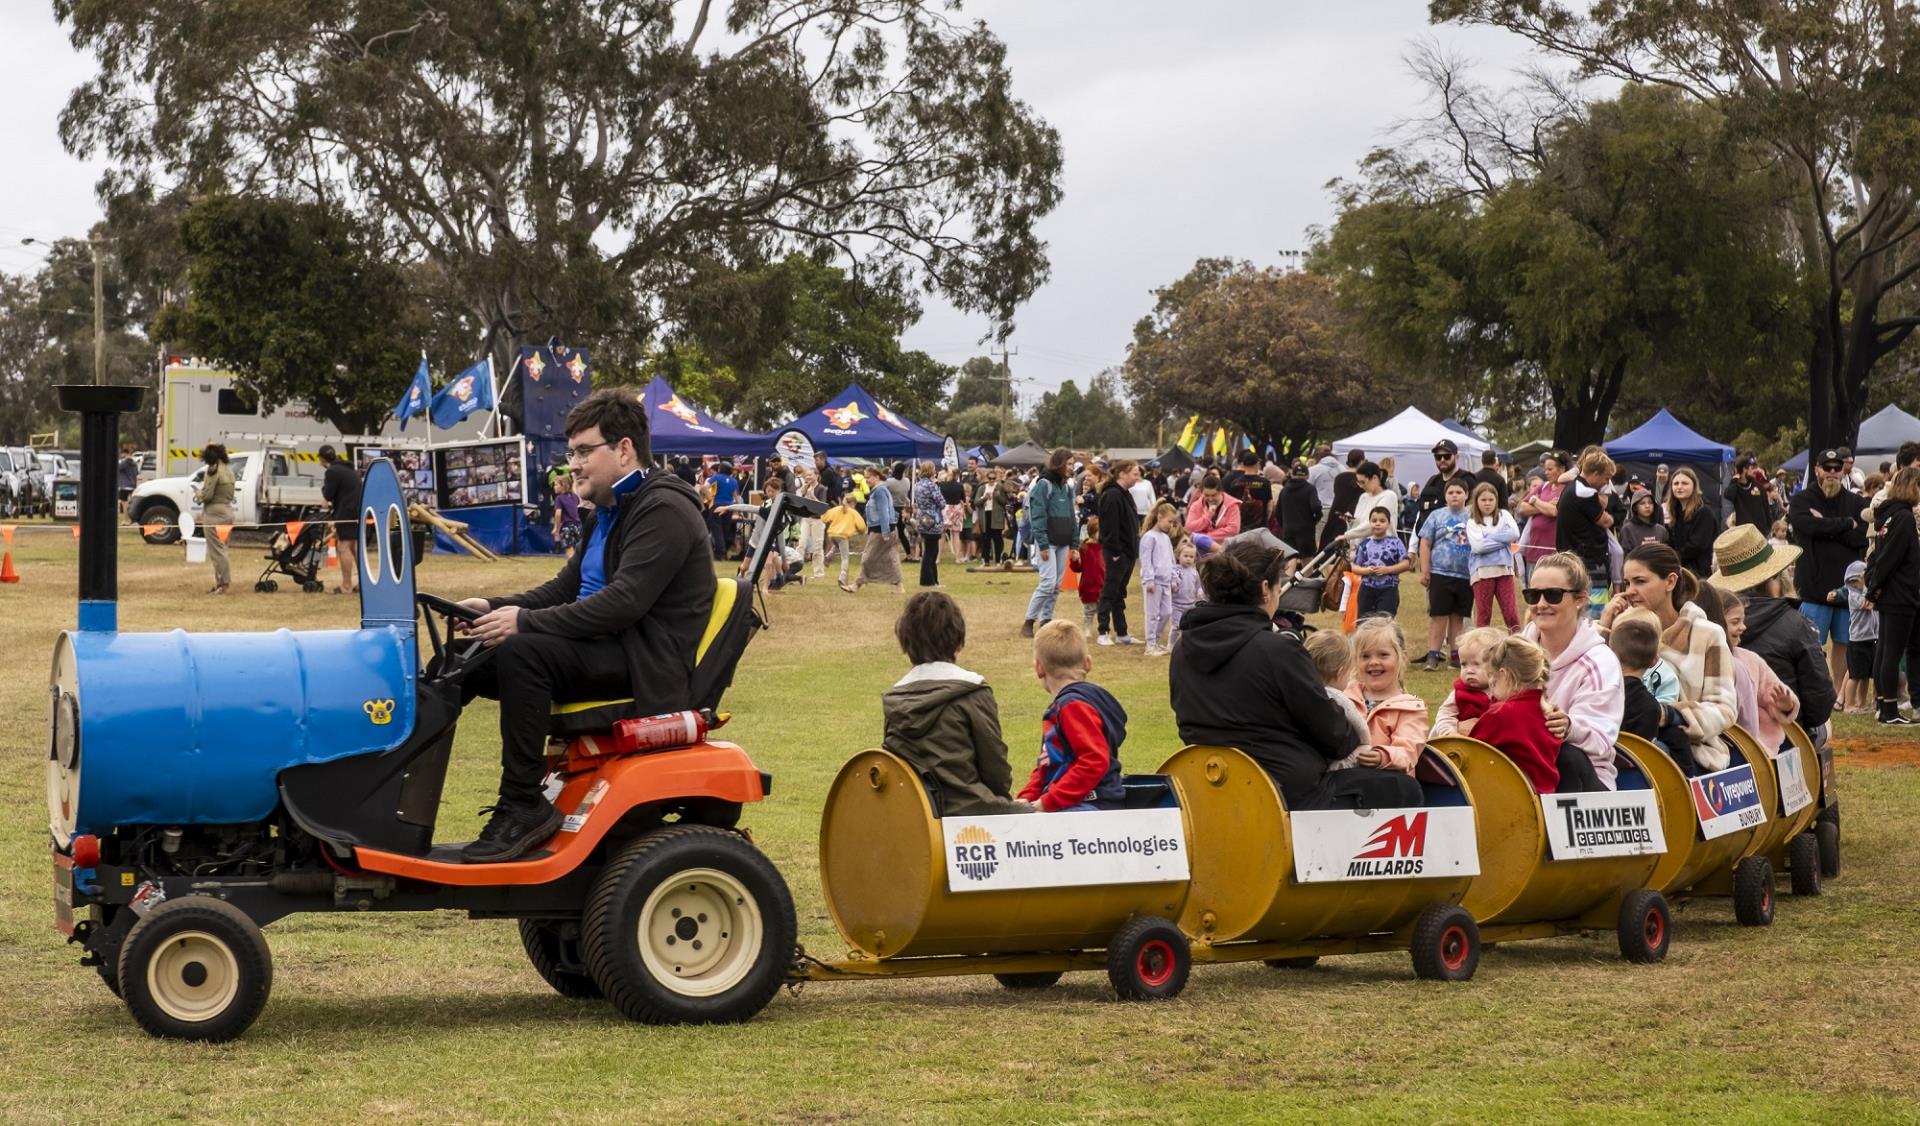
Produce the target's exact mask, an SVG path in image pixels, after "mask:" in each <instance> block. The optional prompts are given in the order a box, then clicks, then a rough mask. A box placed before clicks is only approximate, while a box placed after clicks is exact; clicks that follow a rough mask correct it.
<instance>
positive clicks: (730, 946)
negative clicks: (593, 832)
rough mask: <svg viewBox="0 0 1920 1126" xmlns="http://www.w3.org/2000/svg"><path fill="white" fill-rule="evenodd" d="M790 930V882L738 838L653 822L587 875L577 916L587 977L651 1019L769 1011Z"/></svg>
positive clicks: (680, 1020)
mask: <svg viewBox="0 0 1920 1126" xmlns="http://www.w3.org/2000/svg"><path fill="white" fill-rule="evenodd" d="M797 932H798V927H797V925H796V923H795V921H794V916H793V896H792V895H791V894H790V893H789V892H788V891H787V884H786V881H785V880H783V879H781V878H780V872H779V870H778V869H776V868H775V867H774V866H773V863H772V862H771V861H769V860H768V859H767V858H766V857H765V856H763V855H762V854H761V853H760V850H758V849H756V848H754V847H753V846H752V845H751V844H748V843H747V842H746V841H745V840H744V839H742V838H741V837H740V836H739V835H738V834H735V833H730V832H727V831H726V830H724V829H714V828H710V827H708V826H705V825H673V826H669V827H667V828H664V829H657V830H655V831H653V832H651V833H648V834H646V835H645V836H643V837H640V838H639V839H637V840H635V841H634V842H633V843H632V844H630V845H628V846H626V847H625V848H624V849H622V850H621V851H620V852H619V853H618V854H616V855H615V856H614V858H613V860H612V861H611V862H610V863H608V865H607V867H606V870H605V871H603V872H602V873H601V874H600V878H599V879H598V880H597V881H595V883H594V885H593V891H592V892H591V893H590V894H589V895H588V897H587V908H586V911H585V913H584V915H583V916H582V919H581V950H582V952H583V953H584V954H585V955H586V962H587V972H588V973H589V974H591V975H592V977H593V981H594V983H595V984H596V985H598V986H599V987H600V989H601V991H602V992H604V993H605V994H606V995H607V999H608V1000H609V1001H612V1002H613V1004H614V1007H615V1008H617V1009H619V1010H620V1011H621V1013H623V1014H624V1015H626V1016H627V1017H628V1018H630V1019H632V1020H637V1021H643V1022H645V1023H647V1024H726V1023H733V1022H736V1021H743V1020H747V1019H749V1018H751V1017H752V1016H753V1015H754V1014H755V1013H758V1012H759V1011H760V1010H761V1009H763V1008H765V1007H766V1005H767V1002H768V1001H770V1000H772V999H773V995H774V994H775V993H776V992H778V991H779V989H780V986H781V983H782V982H784V981H785V980H786V976H787V967H788V966H789V965H790V964H791V963H792V961H793V953H794V942H795V936H796V934H797Z"/></svg>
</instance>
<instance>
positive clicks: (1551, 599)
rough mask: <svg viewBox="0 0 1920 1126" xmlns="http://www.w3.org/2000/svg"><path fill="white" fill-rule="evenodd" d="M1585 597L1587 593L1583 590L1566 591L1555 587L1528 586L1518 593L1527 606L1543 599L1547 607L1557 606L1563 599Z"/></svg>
mask: <svg viewBox="0 0 1920 1126" xmlns="http://www.w3.org/2000/svg"><path fill="white" fill-rule="evenodd" d="M1586 596H1587V592H1586V591H1584V590H1567V589H1565V588H1563V587H1557V586H1530V587H1526V588H1524V589H1523V590H1521V591H1520V597H1521V598H1522V599H1523V600H1525V601H1526V604H1527V605H1529V606H1531V605H1533V604H1534V603H1536V602H1539V601H1541V600H1543V599H1544V600H1545V601H1546V604H1547V605H1549V606H1558V605H1560V600H1561V599H1563V598H1585V597H1586Z"/></svg>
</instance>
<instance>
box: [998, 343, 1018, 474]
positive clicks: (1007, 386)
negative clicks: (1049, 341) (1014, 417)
mask: <svg viewBox="0 0 1920 1126" xmlns="http://www.w3.org/2000/svg"><path fill="white" fill-rule="evenodd" d="M1019 354H1020V352H1019V349H1014V350H1013V351H1011V352H1010V351H1008V350H1007V346H1006V345H1005V344H1002V345H1001V346H1000V374H999V375H997V376H995V378H996V379H998V380H999V381H1000V448H1001V450H1003V451H1004V450H1005V449H1006V448H1007V421H1008V415H1009V414H1010V413H1011V412H1012V407H1013V368H1012V367H1011V366H1009V365H1008V363H1007V359H1008V357H1010V356H1018V355H1019Z"/></svg>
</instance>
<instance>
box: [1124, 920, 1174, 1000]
mask: <svg viewBox="0 0 1920 1126" xmlns="http://www.w3.org/2000/svg"><path fill="white" fill-rule="evenodd" d="M1192 971H1193V948H1192V947H1191V946H1189V945H1188V944H1187V936H1186V935H1185V934H1183V933H1181V931H1180V928H1179V927H1177V926H1175V925H1174V924H1173V923H1172V922H1170V921H1168V920H1166V919H1162V918H1160V917H1159V916H1158V915H1135V916H1134V917H1133V918H1131V919H1128V920H1127V921H1126V922H1125V923H1123V924H1121V926H1120V929H1119V930H1117V931H1115V932H1114V935H1113V938H1112V939H1110V940H1108V942H1107V980H1108V981H1111V982H1112V983H1113V991H1114V992H1115V993H1118V994H1119V995H1120V999H1121V1000H1122V1001H1166V1000H1170V999H1171V998H1174V997H1178V996H1180V991H1181V990H1182V989H1185V988H1186V987H1187V975H1188V974H1189V973H1191V972H1192Z"/></svg>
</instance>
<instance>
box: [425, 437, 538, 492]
mask: <svg viewBox="0 0 1920 1126" xmlns="http://www.w3.org/2000/svg"><path fill="white" fill-rule="evenodd" d="M433 459H434V466H435V469H436V470H437V484H438V486H439V503H438V504H437V505H436V507H438V508H441V509H449V508H479V507H482V506H484V505H493V504H520V503H521V502H522V501H524V500H525V499H526V495H527V470H526V457H525V454H524V452H523V447H522V445H521V440H520V439H519V438H501V439H499V440H497V441H491V442H476V443H473V444H471V445H460V446H443V447H439V448H437V449H435V450H434V451H433Z"/></svg>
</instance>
